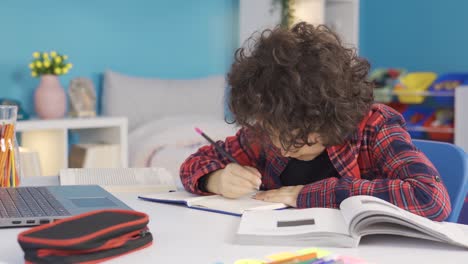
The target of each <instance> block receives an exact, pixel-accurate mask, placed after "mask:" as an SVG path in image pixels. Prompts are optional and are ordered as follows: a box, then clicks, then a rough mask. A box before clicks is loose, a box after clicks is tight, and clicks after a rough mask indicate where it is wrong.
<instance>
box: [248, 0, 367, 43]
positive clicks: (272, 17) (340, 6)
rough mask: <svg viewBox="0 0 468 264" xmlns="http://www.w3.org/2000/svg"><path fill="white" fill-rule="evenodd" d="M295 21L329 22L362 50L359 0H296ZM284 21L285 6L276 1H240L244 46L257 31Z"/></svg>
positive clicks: (329, 25) (328, 24)
mask: <svg viewBox="0 0 468 264" xmlns="http://www.w3.org/2000/svg"><path fill="white" fill-rule="evenodd" d="M293 8H294V10H295V11H294V15H295V20H294V23H297V22H300V21H305V22H308V23H311V24H313V25H319V24H325V25H327V26H328V27H330V28H331V29H333V30H334V31H336V32H337V33H338V34H339V35H340V36H341V38H342V40H343V42H344V43H345V44H346V45H348V46H351V47H354V48H356V49H358V46H359V39H358V37H359V0H295V1H294V7H293ZM280 23H281V7H280V5H279V3H278V2H276V1H275V0H240V2H239V35H240V36H239V40H240V45H242V44H243V43H244V41H245V40H247V39H248V38H249V37H250V35H251V34H252V33H254V32H255V31H259V32H261V31H262V30H264V29H268V28H269V29H272V28H274V27H275V26H277V25H279V24H280Z"/></svg>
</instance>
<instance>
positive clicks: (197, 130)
mask: <svg viewBox="0 0 468 264" xmlns="http://www.w3.org/2000/svg"><path fill="white" fill-rule="evenodd" d="M195 131H196V132H197V133H198V134H200V135H201V136H202V137H204V138H205V139H206V140H208V142H210V143H211V145H213V147H215V148H216V150H217V151H219V153H221V155H223V156H224V157H226V158H228V159H229V160H230V161H231V162H233V163H237V164H239V162H238V161H237V160H236V159H235V158H234V157H233V156H231V154H229V153H227V152H226V151H225V150H224V149H223V148H222V147H220V146H218V144H216V142H214V141H213V140H212V139H211V138H210V137H209V136H207V135H206V134H205V133H203V131H202V130H201V129H199V128H198V127H196V128H195Z"/></svg>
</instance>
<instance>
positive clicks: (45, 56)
mask: <svg viewBox="0 0 468 264" xmlns="http://www.w3.org/2000/svg"><path fill="white" fill-rule="evenodd" d="M42 58H44V60H48V59H49V54H47V52H44V53H42Z"/></svg>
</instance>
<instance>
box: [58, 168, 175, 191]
mask: <svg viewBox="0 0 468 264" xmlns="http://www.w3.org/2000/svg"><path fill="white" fill-rule="evenodd" d="M60 183H61V185H75V184H78V185H89V184H97V185H101V186H118V185H122V186H129V185H145V186H147V185H163V186H174V187H175V182H174V178H173V177H172V175H171V174H170V173H169V172H168V171H167V170H166V169H163V168H86V169H64V170H61V171H60Z"/></svg>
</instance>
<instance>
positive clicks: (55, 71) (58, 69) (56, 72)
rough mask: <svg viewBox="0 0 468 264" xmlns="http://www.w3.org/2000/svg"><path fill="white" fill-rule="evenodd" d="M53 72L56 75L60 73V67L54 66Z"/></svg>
mask: <svg viewBox="0 0 468 264" xmlns="http://www.w3.org/2000/svg"><path fill="white" fill-rule="evenodd" d="M54 73H55V74H57V75H59V74H61V73H62V69H60V68H55V70H54Z"/></svg>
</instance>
